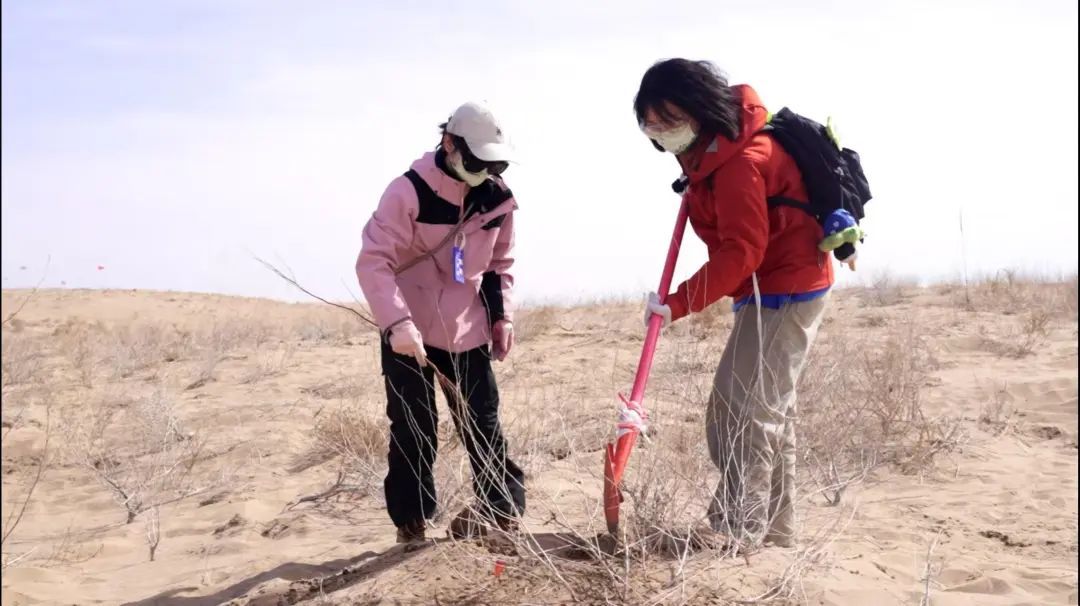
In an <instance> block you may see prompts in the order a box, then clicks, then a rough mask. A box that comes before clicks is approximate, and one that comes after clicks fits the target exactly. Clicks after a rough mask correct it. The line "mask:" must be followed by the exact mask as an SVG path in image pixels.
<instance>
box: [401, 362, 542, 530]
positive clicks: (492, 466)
mask: <svg viewBox="0 0 1080 606" xmlns="http://www.w3.org/2000/svg"><path fill="white" fill-rule="evenodd" d="M427 355H428V360H430V361H431V362H432V363H433V364H434V365H435V367H436V368H438V369H439V372H441V373H442V374H443V375H444V376H446V378H448V379H449V380H450V381H451V382H453V383H454V384H455V385H456V386H457V388H458V390H457V391H458V392H459V393H460V394H461V395H463V396H464V399H465V401H463V402H458V401H457V400H458V398H457V397H456V395H455V394H453V393H447V390H445V389H444V390H443V395H444V396H445V397H446V399H447V402H448V403H449V408H450V410H451V412H452V415H451V416H452V417H453V420H454V424H455V426H456V428H457V432H458V436H459V437H460V438H461V442H462V444H463V445H464V446H465V449H466V450H467V451H468V453H469V462H470V463H471V465H472V471H473V491H474V492H475V493H476V497H477V501H478V504H477V505H478V506H479V507H480V508H481V510H482V513H484V514H486V515H490V516H506V517H516V516H519V515H521V514H522V513H524V511H525V474H524V473H523V472H522V471H521V468H519V467H518V466H517V465H516V464H515V463H514V462H513V461H511V460H510V457H509V456H508V455H507V452H506V450H507V449H506V439H505V437H504V436H503V433H502V427H501V425H500V424H499V390H498V388H497V387H496V385H495V373H494V372H492V370H491V354H490V352H489V350H488V348H487V347H481V348H478V349H473V350H470V351H467V352H463V353H456V354H452V353H450V352H447V351H444V350H441V349H436V348H434V347H428V348H427ZM382 368H383V377H384V379H385V383H386V398H387V404H386V414H387V416H389V417H390V450H389V454H388V456H387V459H388V463H389V470H388V471H387V474H386V480H385V482H384V488H385V490H386V508H387V510H388V512H389V513H390V519H391V520H393V522H394V525H395V526H399V527H400V526H403V525H405V524H407V523H409V522H413V521H418V520H421V519H424V520H430V519H431V518H432V517H433V516H434V515H435V510H436V507H437V505H438V495H436V493H435V478H434V476H433V474H432V470H433V468H434V466H435V458H436V454H437V452H438V448H439V440H438V435H437V429H438V424H439V415H438V411H437V410H436V408H435V385H436V384H437V383H438V381H437V380H436V378H435V373H434V372H433V371H432V369H431V368H430V367H429V368H424V369H423V370H421V369H420V365H419V364H417V362H416V360H415V359H413V358H412V357H409V356H400V355H398V354H395V353H394V352H393V351H392V350H391V349H390V346H389V345H388V344H386V343H385V342H384V343H383V345H382Z"/></svg>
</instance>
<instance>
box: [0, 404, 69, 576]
mask: <svg viewBox="0 0 1080 606" xmlns="http://www.w3.org/2000/svg"><path fill="white" fill-rule="evenodd" d="M49 397H51V396H50V395H49V394H46V396H45V400H44V402H39V401H36V400H35V399H28V400H27V401H25V402H23V405H22V406H21V407H20V408H19V409H18V411H17V412H16V413H15V414H13V415H11V416H10V417H6V418H5V419H4V423H3V425H4V430H3V434H2V438H0V444H3V445H4V446H6V445H7V439H8V436H9V435H10V434H11V432H12V431H14V430H16V429H23V428H25V426H28V425H30V423H29V422H28V415H27V411H28V409H29V408H30V407H32V406H37V405H39V404H43V406H44V409H45V413H44V416H45V419H44V422H43V423H42V424H41V432H42V438H41V446H40V448H36V449H34V451H33V452H32V454H30V455H29V456H28V457H27V458H28V459H29V461H30V465H29V466H26V467H24V466H22V465H18V464H11V462H10V461H9V460H8V455H5V456H4V465H3V468H4V469H3V473H4V475H5V476H6V478H7V479H5V483H4V505H5V507H4V509H6V510H7V513H6V514H5V515H4V516H3V529H2V535H0V568H8V567H9V566H14V565H17V564H18V563H20V562H22V561H24V560H26V559H27V558H28V557H30V556H31V555H33V552H34V549H31V550H29V551H26V552H23V553H15V552H14V551H13V550H12V545H13V544H14V543H15V538H16V537H15V532H16V530H18V528H19V525H20V524H21V523H22V519H23V516H24V515H26V512H27V510H29V509H30V507H31V506H32V505H33V502H34V493H35V492H36V491H37V488H38V485H39V484H40V483H41V479H42V478H43V477H44V476H45V474H46V473H47V472H48V470H49V469H50V468H51V467H52V466H53V463H54V458H55V448H54V447H53V445H52V437H53V429H54V428H53V423H52V414H51V409H52V407H51V404H50V402H49ZM4 399H5V402H4V404H5V406H4V409H5V410H4V412H5V413H7V412H8V407H9V404H10V397H5V398H4Z"/></svg>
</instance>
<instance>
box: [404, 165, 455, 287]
mask: <svg viewBox="0 0 1080 606" xmlns="http://www.w3.org/2000/svg"><path fill="white" fill-rule="evenodd" d="M405 178H406V179H408V180H409V182H410V183H412V185H413V188H414V189H416V197H417V199H418V200H419V202H420V204H421V205H423V204H424V202H425V201H432V199H435V200H441V198H439V196H438V195H437V194H436V193H435V190H433V189H431V186H430V185H428V184H427V181H424V179H423V177H421V176H420V174H419V173H417V172H416V171H415V170H413V169H411V168H410V169H409V170H408V171H406V172H405ZM463 224H464V223H463V222H462V221H460V220H459V221H458V222H457V224H456V225H454V227H453V229H451V230H450V231H449V233H447V234H446V237H445V238H443V239H442V240H441V241H440V242H439V243H438V244H436V245H435V246H434V247H433V248H432V249H431V250H429V251H427V252H425V253H422V254H420V255H419V256H417V257H414V258H412V259H409V260H408V261H406V262H405V263H402V264H401V265H399V266H398V268H397V269H395V270H394V275H395V276H396V275H399V274H401V273H402V272H404V271H406V270H408V269H411V268H413V267H415V266H416V265H417V264H419V263H420V262H421V261H424V260H425V259H430V258H431V257H432V256H433V255H434V254H435V253H437V252H439V251H440V250H442V249H443V248H445V247H446V245H447V244H449V243H450V242H452V241H453V240H454V237H455V236H457V234H458V232H459V231H461V227H462V225H463Z"/></svg>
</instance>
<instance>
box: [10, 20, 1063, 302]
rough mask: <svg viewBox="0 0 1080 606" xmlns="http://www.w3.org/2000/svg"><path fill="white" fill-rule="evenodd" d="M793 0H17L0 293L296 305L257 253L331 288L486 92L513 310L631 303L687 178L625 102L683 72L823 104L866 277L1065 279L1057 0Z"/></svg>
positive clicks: (347, 277) (692, 257) (338, 286)
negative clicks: (160, 295) (700, 65)
mask: <svg viewBox="0 0 1080 606" xmlns="http://www.w3.org/2000/svg"><path fill="white" fill-rule="evenodd" d="M806 4H807V3H801V2H794V1H792V0H782V1H779V2H769V3H746V2H724V1H720V0H702V1H697V2H675V1H669V2H644V1H639V0H629V1H627V0H624V1H621V2H581V1H580V0H573V1H571V0H550V1H545V2H527V1H525V0H518V1H500V2H495V1H491V2H459V3H436V2H407V1H402V2H397V3H394V4H392V5H391V4H389V3H388V4H386V5H382V4H381V3H375V2H317V3H316V2H304V3H301V2H263V1H259V2H256V1H254V0H252V1H248V0H233V1H226V0H216V1H210V0H186V1H182V2H181V1H173V0H155V1H154V2H144V1H127V2H93V1H84V2H53V1H47V0H45V1H43V0H32V1H24V2H7V1H5V2H3V15H2V16H3V130H2V132H3V135H2V136H3V142H2V152H3V160H2V165H3V185H2V201H3V208H2V214H3V217H2V226H3V227H2V229H3V233H2V236H3V250H2V253H3V263H2V274H3V285H4V286H5V287H13V286H28V285H32V284H33V283H35V282H36V281H37V279H38V278H39V277H40V276H41V271H42V268H43V265H44V262H45V259H46V257H47V256H49V255H51V257H52V262H51V267H50V269H49V272H48V277H47V279H46V282H45V284H46V285H50V286H56V285H59V283H60V282H61V281H65V282H66V284H67V285H68V286H69V287H95V288H97V287H109V288H157V289H180V290H196V291H216V292H225V293H233V294H247V295H259V296H274V297H286V298H295V297H296V295H295V293H294V292H293V291H291V290H290V289H289V287H288V286H287V285H284V284H282V283H280V281H279V280H278V279H277V278H276V277H274V276H273V275H271V274H269V273H268V272H267V271H266V270H264V269H263V268H261V267H260V266H258V265H257V264H256V263H255V262H254V261H252V260H251V258H250V254H251V253H254V254H258V255H260V256H264V257H266V258H268V259H271V260H280V261H282V262H285V263H288V264H289V265H290V266H291V267H292V268H293V269H294V270H295V271H296V273H297V275H298V277H299V278H300V279H301V281H303V282H305V283H306V284H307V285H308V286H309V287H310V288H312V289H314V290H316V291H318V292H320V293H322V294H324V295H326V296H329V297H333V298H344V297H347V296H348V292H347V288H349V289H352V290H353V291H354V292H355V291H358V288H356V287H355V277H354V275H353V272H352V267H353V262H354V260H355V257H356V253H357V252H358V249H359V245H360V231H361V229H362V227H363V224H364V222H365V221H366V220H367V218H368V217H369V216H370V213H371V211H372V210H373V208H374V206H375V204H376V202H377V200H378V197H379V194H380V193H381V192H382V190H383V188H384V187H385V186H386V184H387V182H388V181H389V180H390V179H392V178H393V177H394V176H396V175H398V174H400V173H401V172H403V171H404V170H405V169H406V168H407V167H408V165H409V163H410V162H411V161H412V160H413V159H414V158H415V157H417V156H418V155H420V154H421V153H423V152H424V151H426V150H428V149H430V148H432V147H433V146H434V144H435V143H436V141H437V134H436V125H437V124H438V123H439V122H441V121H442V120H444V119H445V118H446V117H447V115H448V114H449V113H450V111H451V110H452V109H453V108H454V107H456V106H457V105H458V104H460V103H461V102H463V101H465V100H467V99H470V98H476V99H486V100H488V101H489V102H491V103H492V104H493V105H494V106H495V107H496V108H497V109H498V110H499V111H500V113H501V114H502V115H503V116H504V122H505V123H506V127H507V130H508V131H509V134H510V135H511V137H512V138H513V139H514V141H515V143H516V144H517V146H518V148H519V150H520V151H521V153H522V156H523V158H522V163H521V165H519V166H515V167H513V168H512V169H511V170H510V171H509V172H508V174H507V179H508V181H509V183H510V184H511V186H512V187H513V189H514V191H515V193H516V194H517V196H518V199H519V203H520V205H521V210H520V212H519V214H518V216H517V225H518V229H519V233H518V242H519V245H518V251H517V257H518V272H517V273H518V283H519V290H520V292H521V294H522V295H523V297H525V298H526V299H532V300H541V299H564V300H565V299H571V300H573V299H581V298H589V297H594V296H605V295H622V294H630V295H637V294H639V293H642V292H644V291H646V290H649V289H651V288H652V287H653V286H654V285H655V283H656V281H657V279H658V275H659V270H660V267H661V265H662V262H663V257H664V252H665V247H666V241H667V239H668V237H669V236H670V231H671V226H672V223H673V221H674V215H675V210H676V206H677V199H676V198H675V196H674V194H672V193H671V192H670V189H669V188H668V185H669V183H670V182H671V181H672V180H673V179H674V178H675V177H676V176H677V174H678V170H677V168H676V166H675V164H674V161H673V160H672V159H671V157H670V156H664V155H661V154H659V153H656V152H655V151H653V150H652V147H651V146H650V145H649V144H648V142H647V141H646V140H645V138H644V137H643V136H642V135H641V134H640V132H639V131H638V130H637V128H636V125H635V122H634V118H633V114H632V111H631V102H632V98H633V94H634V92H635V91H636V87H637V84H638V81H639V79H640V77H641V74H642V73H643V72H644V70H645V69H646V68H647V67H648V66H649V65H650V64H651V63H652V62H653V61H655V60H657V59H660V58H665V57H671V56H685V57H690V58H705V59H711V60H713V61H715V62H716V63H717V64H718V65H720V66H721V67H722V68H723V69H724V70H725V71H727V72H728V73H729V74H730V76H731V79H732V80H733V81H735V82H747V83H750V84H751V85H753V86H754V87H755V88H757V89H758V91H759V93H761V95H762V97H763V99H764V101H765V103H766V104H767V105H768V106H769V107H770V108H771V109H774V110H776V109H779V108H780V107H781V106H784V105H787V106H790V107H792V108H793V109H795V110H796V111H799V112H801V113H805V114H807V115H809V116H811V117H814V118H817V119H820V120H824V119H825V117H826V116H827V115H830V114H831V115H832V116H833V117H834V120H836V121H837V122H838V124H839V126H840V130H841V133H842V135H843V137H844V143H845V144H848V145H850V146H851V147H854V148H855V149H857V150H858V151H859V152H860V153H861V154H862V156H863V159H864V163H865V166H866V169H867V173H868V176H869V178H870V180H871V186H872V189H873V191H874V194H875V199H874V200H873V201H872V202H871V203H870V205H869V206H868V207H867V211H868V215H869V216H868V218H867V220H866V222H865V227H866V228H867V230H868V231H869V232H870V237H869V238H868V239H867V242H866V245H865V247H864V249H863V251H862V253H861V265H860V268H859V272H858V273H856V274H855V275H854V277H855V278H860V277H861V278H864V279H865V278H869V277H871V276H873V275H874V274H875V273H876V272H878V271H883V270H889V271H892V272H894V273H898V274H905V275H913V276H917V277H921V278H923V279H936V278H949V277H953V276H956V275H958V274H959V272H960V268H961V257H962V250H965V249H966V256H967V264H968V267H969V271H970V272H972V273H978V272H989V271H994V270H995V269H998V268H1004V267H1017V268H1020V269H1026V270H1032V271H1041V272H1058V271H1075V268H1076V265H1077V169H1076V167H1077V111H1078V110H1077V77H1076V73H1077V12H1076V11H1077V9H1076V3H1075V1H1074V0H1059V1H1047V0H1043V1H1036V2H1018V1H1017V2H1002V1H979V2H976V1H971V2H929V1H917V2H861V1H857V0H852V1H833V2H816V3H814V4H815V6H814V7H813V8H811V7H808V6H806ZM961 212H962V213H963V216H964V228H965V238H964V242H963V246H962V245H961V244H962V243H961V239H960V230H959V217H960V214H961ZM688 241H689V242H690V244H689V245H688V246H687V248H686V249H685V250H684V253H683V257H682V259H681V262H680V264H679V272H678V273H679V275H680V277H685V276H686V275H688V274H689V273H690V272H691V271H693V270H694V269H696V268H697V267H698V266H699V264H700V263H701V262H702V260H703V259H704V250H703V248H702V247H701V246H700V244H699V243H697V242H696V239H695V238H693V237H692V236H691V237H688ZM99 264H100V265H104V266H105V267H106V269H105V270H104V271H97V269H96V268H97V266H98V265H99ZM23 266H25V267H26V269H20V268H21V267H23ZM840 273H841V274H844V280H845V281H850V280H851V279H852V276H850V275H847V273H848V272H846V271H841V272H840Z"/></svg>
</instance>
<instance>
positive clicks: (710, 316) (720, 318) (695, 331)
mask: <svg viewBox="0 0 1080 606" xmlns="http://www.w3.org/2000/svg"><path fill="white" fill-rule="evenodd" d="M731 306H732V302H731V299H728V298H725V299H721V300H719V301H717V302H715V303H713V304H712V305H710V306H708V307H706V308H705V309H703V310H702V311H700V312H698V313H696V314H691V315H690V316H689V317H687V318H686V320H685V321H684V322H683V323H684V324H685V325H686V326H687V329H686V330H687V331H688V333H689V335H690V336H693V337H696V338H698V339H701V340H707V339H712V338H714V337H716V336H718V335H725V334H727V331H729V330H730V329H731V327H732V325H733V324H734V322H735V314H734V313H733V312H732V307H731ZM675 326H676V327H677V326H678V324H675Z"/></svg>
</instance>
